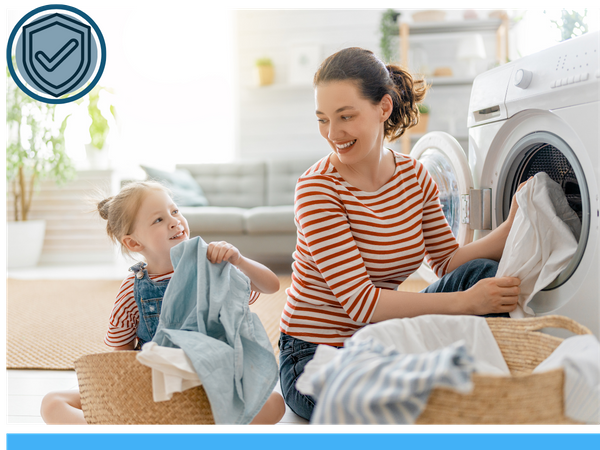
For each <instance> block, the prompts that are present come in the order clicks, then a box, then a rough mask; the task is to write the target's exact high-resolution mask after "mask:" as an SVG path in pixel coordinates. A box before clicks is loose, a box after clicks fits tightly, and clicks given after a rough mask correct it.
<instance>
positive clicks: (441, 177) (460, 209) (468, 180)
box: [410, 131, 473, 282]
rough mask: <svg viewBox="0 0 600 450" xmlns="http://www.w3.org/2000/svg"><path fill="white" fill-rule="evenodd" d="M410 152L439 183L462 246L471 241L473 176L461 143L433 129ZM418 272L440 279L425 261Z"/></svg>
mask: <svg viewBox="0 0 600 450" xmlns="http://www.w3.org/2000/svg"><path fill="white" fill-rule="evenodd" d="M410 156H412V157H413V158H415V159H417V160H418V161H420V162H421V163H422V164H423V166H424V167H425V169H427V172H429V175H431V177H432V178H433V181H435V183H436V184H437V187H438V190H439V192H440V203H441V204H442V210H443V211H444V215H445V216H446V220H447V221H448V224H449V225H450V228H451V229H452V233H453V234H454V237H455V238H456V240H457V241H458V244H459V245H460V246H461V247H462V246H463V245H466V244H468V243H470V242H471V241H472V240H473V230H472V229H471V228H470V226H469V223H468V214H467V212H468V199H469V193H470V189H471V188H472V187H473V177H472V176H471V170H470V168H469V164H468V161H467V157H466V153H465V151H464V150H463V148H462V147H461V145H460V144H459V143H458V141H457V140H456V139H454V138H453V137H452V136H451V135H449V134H448V133H444V132H443V131H434V132H431V133H427V134H426V135H425V136H423V137H422V138H421V139H419V140H418V141H417V143H416V144H415V145H414V147H413V149H412V151H411V152H410ZM418 273H419V275H420V276H421V277H422V278H423V279H425V280H426V281H429V282H433V281H435V280H436V279H437V277H436V276H435V274H433V271H432V270H431V269H430V268H429V267H428V266H427V265H426V264H423V266H421V268H420V269H419V272H418Z"/></svg>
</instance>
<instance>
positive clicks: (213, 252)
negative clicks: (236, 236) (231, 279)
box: [206, 241, 242, 266]
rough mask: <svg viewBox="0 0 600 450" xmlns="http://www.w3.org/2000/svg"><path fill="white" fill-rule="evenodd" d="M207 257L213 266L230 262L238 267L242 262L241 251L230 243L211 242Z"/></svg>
mask: <svg viewBox="0 0 600 450" xmlns="http://www.w3.org/2000/svg"><path fill="white" fill-rule="evenodd" d="M206 257H207V258H208V260H209V261H210V262H211V263H213V264H219V263H220V262H222V261H229V262H230V263H231V264H233V265H234V266H237V265H238V264H239V263H240V262H241V261H242V254H241V253H240V251H239V250H238V249H237V248H236V247H234V246H233V245H231V244H230V243H229V242H225V241H221V242H211V243H210V244H208V249H207V250H206Z"/></svg>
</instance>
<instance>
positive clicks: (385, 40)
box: [379, 9, 400, 64]
mask: <svg viewBox="0 0 600 450" xmlns="http://www.w3.org/2000/svg"><path fill="white" fill-rule="evenodd" d="M399 16H400V13H399V12H397V11H394V10H393V9H388V10H386V11H385V12H384V13H383V14H382V16H381V22H380V23H379V31H380V32H381V38H380V39H379V48H380V50H381V58H382V59H383V60H384V61H385V62H386V63H388V64H389V63H391V62H392V61H394V58H395V57H396V56H397V52H396V51H395V50H394V49H397V48H398V44H397V40H398V39H399V36H398V17H399ZM395 59H398V58H397V57H396V58H395Z"/></svg>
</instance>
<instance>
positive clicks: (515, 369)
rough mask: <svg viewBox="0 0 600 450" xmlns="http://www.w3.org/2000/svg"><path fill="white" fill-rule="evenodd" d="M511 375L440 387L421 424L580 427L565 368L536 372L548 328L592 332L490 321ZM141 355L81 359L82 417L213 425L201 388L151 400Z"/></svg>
mask: <svg viewBox="0 0 600 450" xmlns="http://www.w3.org/2000/svg"><path fill="white" fill-rule="evenodd" d="M486 320H487V322H488V325H489V326H490V329H491V330H492V333H493V334H494V337H495V338H496V341H497V342H498V345H499V346H500V350H501V351H502V355H503V356H504V359H505V360H506V364H507V365H508V368H509V369H510V371H511V376H491V375H479V374H476V373H475V374H473V377H472V380H473V385H474V388H473V391H472V392H471V393H470V394H466V395H465V394H459V393H457V392H455V391H453V390H450V389H445V388H436V389H434V390H433V391H432V393H431V396H430V397H429V401H428V402H427V406H426V407H425V410H424V411H423V413H422V414H421V415H420V416H419V418H418V419H417V422H416V423H417V424H558V423H576V422H573V421H571V420H569V419H568V418H566V417H565V415H564V405H563V382H564V374H563V370H562V369H556V370H552V371H549V372H545V373H536V374H532V373H531V371H532V370H533V369H534V368H535V367H536V366H537V365H538V364H539V363H541V362H542V361H543V360H544V359H546V358H547V357H548V356H549V355H550V354H551V353H552V352H553V351H554V349H555V348H556V347H558V345H559V344H560V343H561V342H562V339H560V338H557V337H554V336H550V335H548V334H544V333H540V332H538V331H536V330H540V329H541V328H546V327H553V328H565V329H567V330H569V331H571V332H573V333H575V334H591V333H590V331H589V330H588V329H587V328H585V327H584V326H582V325H579V324H578V323H577V322H575V321H573V320H571V319H569V318H566V317H562V316H545V317H537V318H533V319H518V320H515V319H503V318H489V319H486ZM136 353H137V352H133V351H130V352H127V351H122V352H111V353H98V354H93V355H87V356H83V357H81V358H79V359H78V360H77V361H75V370H76V371H77V379H78V380H79V391H80V393H81V405H82V407H83V414H84V417H85V419H86V421H87V422H88V423H89V424H106V425H108V424H213V423H214V419H213V416H212V412H211V409H210V403H209V402H208V398H207V397H206V393H205V392H204V389H203V388H202V386H198V387H195V388H192V389H188V390H186V391H184V392H182V393H175V394H174V395H173V398H172V399H171V400H170V401H167V402H158V403H155V402H154V401H153V399H152V371H151V369H150V368H148V367H146V366H144V365H142V364H140V363H139V362H138V361H137V359H136V357H135V356H136Z"/></svg>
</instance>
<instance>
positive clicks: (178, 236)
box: [169, 231, 185, 241]
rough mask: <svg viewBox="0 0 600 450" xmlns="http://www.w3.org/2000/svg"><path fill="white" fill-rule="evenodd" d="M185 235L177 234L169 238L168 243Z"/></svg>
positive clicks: (183, 232) (182, 233)
mask: <svg viewBox="0 0 600 450" xmlns="http://www.w3.org/2000/svg"><path fill="white" fill-rule="evenodd" d="M184 235H185V231H182V232H181V233H179V234H176V235H175V236H173V237H172V238H169V240H170V241H173V240H176V239H181V238H182V237H183V236H184Z"/></svg>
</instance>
